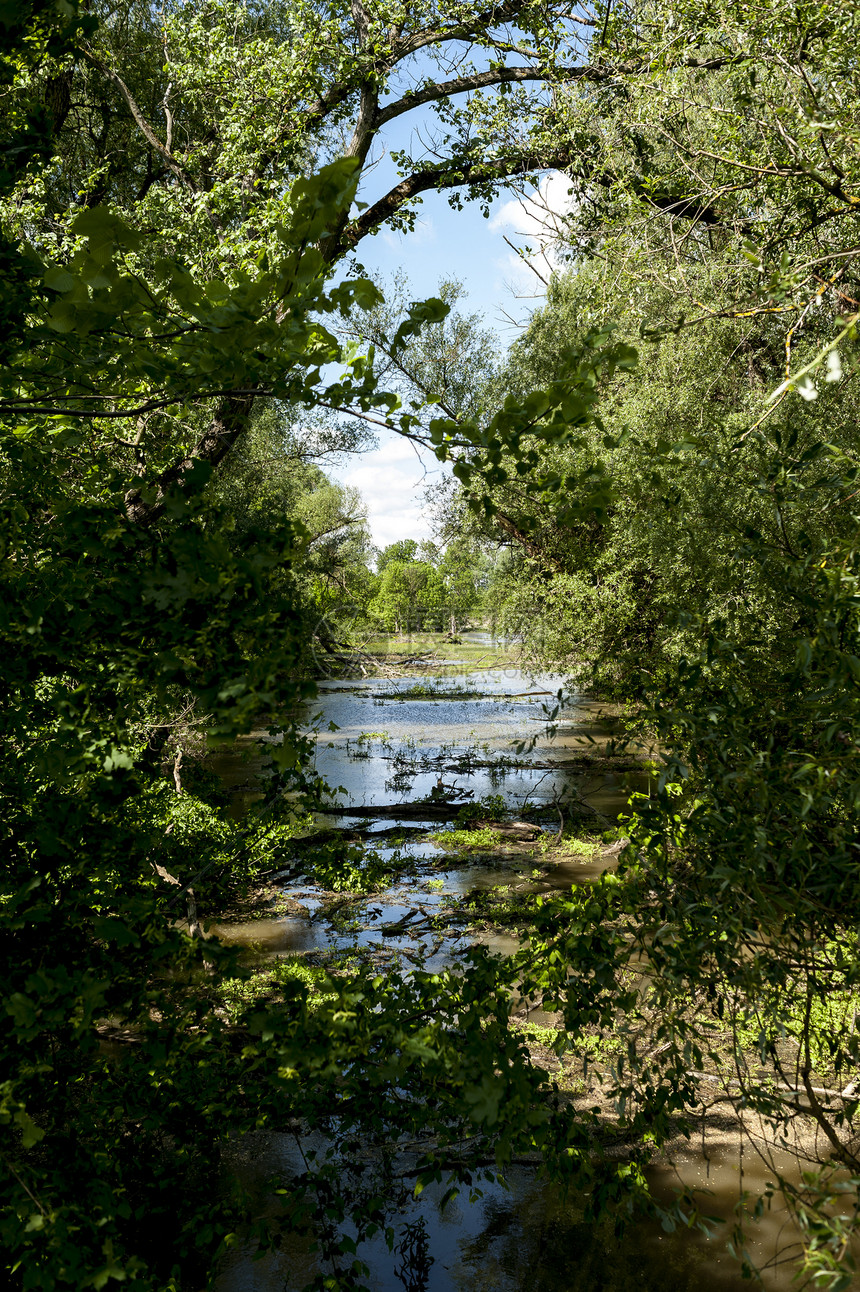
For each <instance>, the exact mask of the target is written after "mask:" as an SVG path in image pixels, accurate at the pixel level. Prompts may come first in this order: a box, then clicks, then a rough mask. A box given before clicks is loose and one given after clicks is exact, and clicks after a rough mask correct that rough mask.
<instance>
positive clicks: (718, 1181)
mask: <svg viewBox="0 0 860 1292" xmlns="http://www.w3.org/2000/svg"><path fill="white" fill-rule="evenodd" d="M561 687H562V679H561V678H558V677H555V676H552V675H529V674H526V673H524V672H522V671H520V670H519V669H515V668H507V669H498V670H485V671H472V672H468V671H466V672H459V673H456V674H455V675H454V676H450V675H449V676H446V677H429V678H428V677H427V676H423V677H419V678H417V679H416V677H415V676H414V675H412V676H409V677H400V678H394V679H392V678H374V679H371V680H365V681H362V682H358V683H356V682H337V681H331V682H327V683H324V684H323V685H322V687H321V694H320V696H319V699H318V700H317V701H316V702H315V705H314V710H315V713H316V721H315V725H316V727H317V729H318V734H317V737H316V766H317V770H318V772H319V773H320V774H321V775H322V776H324V777H325V779H326V780H327V782H328V784H329V785H330V786H332V787H333V790H334V794H333V797H332V800H331V804H332V811H331V813H330V815H328V816H327V817H324V818H323V819H322V824H329V825H337V826H339V827H360V828H361V830H362V831H364V832H365V837H366V838H367V839H368V840H369V841H370V842H371V843H373V842H374V837H376V839H377V842H376V843H375V844H374V846H375V847H376V849H377V851H378V853H379V855H380V856H381V857H382V858H383V859H385V858H386V857H387V856H392V857H393V855H394V854H395V852H396V853H398V854H399V855H400V857H401V858H402V857H403V855H404V854H408V856H409V857H411V859H412V860H413V861H414V863H415V867H414V869H413V871H412V872H411V873H409V874H408V875H406V876H405V877H401V879H400V880H394V881H393V882H392V884H391V886H390V887H389V888H388V889H387V890H386V891H384V892H382V893H375V894H374V895H373V897H372V898H371V899H360V900H356V901H355V902H354V903H353V904H352V906H351V907H350V914H351V919H350V920H349V921H348V922H347V927H344V922H343V920H341V921H340V922H339V923H338V922H337V921H334V922H332V921H331V920H330V919H329V918H327V914H326V913H327V911H328V910H329V909H330V908H329V907H328V906H327V905H326V895H325V894H323V893H322V892H321V891H320V890H319V889H318V888H317V887H315V886H314V885H313V884H312V883H308V882H307V880H306V879H305V878H304V877H302V876H301V875H298V876H293V877H292V878H291V879H289V880H288V881H287V880H285V881H284V893H285V894H286V895H287V896H288V897H289V898H290V899H291V902H292V909H291V911H290V912H289V913H287V914H284V915H282V916H275V917H272V918H269V919H261V920H255V921H253V922H249V923H247V924H238V923H231V924H225V925H223V926H221V927H220V928H219V929H218V930H217V931H218V933H219V935H220V936H222V937H225V938H227V939H229V940H232V941H236V942H239V943H244V944H246V945H248V946H251V947H253V954H254V956H255V957H256V958H260V959H263V960H265V959H266V958H268V957H272V956H280V955H284V954H296V953H315V952H331V951H348V950H349V949H350V948H356V949H357V948H362V949H364V951H365V952H375V953H376V954H378V955H379V956H380V958H382V959H384V957H385V956H388V957H390V958H392V957H393V958H394V959H395V960H396V962H397V963H398V964H399V965H400V966H401V967H402V968H407V967H408V963H409V962H410V961H413V962H419V961H420V962H422V963H423V964H424V965H425V966H426V967H427V968H437V967H439V966H441V965H443V964H445V963H450V962H451V961H452V960H454V959H456V957H457V956H458V954H459V953H460V952H461V951H462V949H463V946H464V945H465V944H466V939H468V941H470V942H472V943H474V941H475V940H476V938H475V935H474V934H467V933H466V932H465V931H464V930H457V929H456V928H454V929H451V928H447V929H443V931H442V932H439V930H438V929H434V928H433V927H432V926H433V919H432V917H433V915H434V912H436V913H441V912H443V911H446V910H449V909H450V907H451V904H452V903H456V902H458V901H462V900H463V899H465V898H467V897H468V896H469V895H470V894H474V893H476V892H477V891H479V890H481V889H487V888H497V887H498V886H499V885H502V884H504V885H507V886H508V888H509V890H513V891H516V890H522V889H531V890H535V889H538V890H539V889H547V888H554V889H563V888H569V887H570V886H571V885H573V884H580V883H588V882H590V881H593V880H594V879H595V877H596V876H597V875H598V874H599V873H600V872H601V870H602V869H604V868H605V867H606V865H608V864H611V862H610V861H609V860H608V859H607V858H604V859H601V858H600V857H599V856H598V857H597V858H596V859H586V860H583V859H582V858H572V859H570V860H564V861H562V862H561V863H559V864H558V865H556V866H555V867H554V868H553V870H552V873H551V874H546V873H543V874H540V875H538V874H537V873H536V872H535V871H533V870H531V868H530V867H529V866H528V865H527V864H524V860H523V855H522V852H521V851H519V852H518V851H516V850H512V851H511V855H510V856H509V857H506V856H505V855H504V854H502V855H501V856H499V855H494V856H492V857H483V858H482V857H480V856H478V857H470V858H463V857H460V858H457V857H454V856H445V854H444V851H441V852H440V849H439V846H438V845H437V844H435V843H433V842H431V841H430V840H428V838H427V831H430V830H437V831H438V830H439V829H440V826H439V823H438V821H436V820H431V819H428V820H422V819H421V815H420V809H416V807H415V805H416V803H418V802H419V801H420V800H423V799H428V798H430V796H431V795H433V793H434V790H435V792H436V793H437V794H442V793H444V794H445V795H447V796H449V797H453V798H455V799H458V798H459V799H460V801H462V802H470V801H472V800H474V801H478V800H480V799H482V798H485V797H487V796H490V795H501V796H502V797H503V799H504V801H505V803H506V805H507V806H508V808H509V809H510V810H511V811H512V812H513V814H514V815H520V814H522V813H523V812H524V811H526V810H528V809H529V808H530V807H543V808H545V809H549V808H552V810H553V811H554V812H556V813H558V811H559V810H560V811H561V812H562V814H563V815H564V817H565V819H566V820H567V821H571V820H581V821H582V824H583V829H587V830H588V831H590V832H592V833H594V832H599V831H601V830H603V829H605V828H606V827H607V826H609V825H614V824H616V822H617V819H618V816H619V814H620V813H623V812H624V811H625V809H626V806H627V803H628V800H629V795H630V793H631V792H633V791H639V792H643V791H647V787H648V775H647V773H646V772H643V771H642V770H641V769H640V770H633V771H628V772H624V773H622V772H620V771H618V770H617V769H614V770H613V769H609V768H607V767H601V766H600V764H599V763H598V766H597V767H596V768H594V769H588V768H584V767H583V754H584V753H586V752H587V753H589V754H590V755H594V754H595V753H596V754H600V753H601V752H602V751H604V750H605V749H606V746H607V743H608V742H609V741H610V739H611V736H612V732H613V729H614V721H613V715H612V714H611V713H610V712H608V711H606V710H605V709H602V708H601V706H599V705H596V704H594V703H590V702H588V701H584V700H580V699H576V700H570V699H568V700H567V702H566V703H565V704H564V705H562V706H561V709H560V711H559V712H558V713H557V714H556V715H555V717H554V726H553V729H552V730H551V731H550V732H548V731H547V722H548V717H549V715H550V714H551V712H552V710H553V709H554V708H555V707H556V705H557V704H558V698H557V697H558V692H559V690H560V688H561ZM331 728H333V729H331ZM523 746H525V748H524V747H523ZM263 762H264V754H261V752H260V746H259V744H256V745H255V744H253V743H249V745H248V748H247V749H246V750H245V753H244V755H242V754H241V751H233V753H232V754H229V755H225V756H224V757H223V758H222V759H221V761H220V763H219V770H220V771H221V772H222V774H223V775H224V777H225V780H226V781H227V782H228V783H232V784H233V785H234V786H238V787H240V789H239V794H238V797H239V798H240V799H241V801H242V803H243V805H246V804H247V803H248V802H250V801H252V800H253V798H254V797H255V790H254V776H255V775H256V774H257V773H258V772H259V770H260V767H261V766H262V764H263ZM241 787H244V788H241ZM398 807H401V808H402V809H403V815H402V816H399V815H398V813H397V808H398ZM374 808H377V809H381V808H385V809H386V813H385V814H384V815H380V816H379V817H377V818H374V817H373V815H372V809H374ZM350 809H364V812H363V813H362V814H361V815H359V814H358V813H357V812H356V813H351V812H350ZM398 827H400V828H401V829H402V831H403V832H405V833H404V837H403V838H402V839H400V840H398V841H397V842H396V843H392V842H391V841H390V835H391V831H392V829H396V828H398ZM547 828H548V829H549V827H547ZM556 828H557V826H556V824H553V825H552V829H553V830H555V829H556ZM392 930H393V932H392ZM481 940H483V941H484V942H485V943H486V944H487V945H489V946H490V947H491V949H493V950H494V951H497V952H499V953H500V954H505V953H506V952H511V951H513V950H515V949H516V946H517V943H516V941H515V939H514V938H513V937H512V936H510V935H508V934H505V933H491V934H487V935H485V936H483V938H482V939H481ZM726 1114H727V1115H726V1117H725V1125H724V1127H723V1128H721V1127H720V1126H719V1124H717V1125H716V1126H712V1127H711V1128H710V1129H709V1132H708V1138H707V1143H706V1144H705V1141H704V1140H703V1141H702V1142H701V1144H699V1145H691V1146H685V1147H682V1148H681V1149H680V1150H679V1152H678V1154H677V1155H676V1156H675V1161H674V1164H673V1165H672V1166H669V1165H664V1166H661V1165H656V1166H655V1167H654V1168H653V1169H652V1171H651V1179H650V1184H651V1187H652V1190H653V1193H654V1196H655V1197H656V1198H658V1199H663V1200H667V1201H668V1200H669V1199H670V1197H671V1195H672V1191H673V1190H674V1189H675V1188H676V1187H677V1186H678V1185H679V1184H684V1185H687V1186H695V1187H697V1188H700V1189H702V1190H705V1191H706V1194H703V1202H702V1210H703V1211H704V1212H705V1213H706V1214H709V1215H711V1216H712V1217H714V1218H722V1219H723V1220H724V1221H731V1220H732V1218H733V1215H734V1209H735V1208H736V1206H737V1204H738V1201H739V1198H740V1197H741V1194H742V1192H743V1190H744V1189H749V1190H752V1191H754V1192H757V1191H758V1190H760V1189H761V1188H763V1187H764V1185H765V1184H766V1182H767V1180H768V1179H770V1178H772V1168H771V1166H769V1165H768V1162H767V1160H766V1158H767V1155H765V1157H764V1158H763V1157H760V1156H759V1155H757V1154H756V1153H753V1152H751V1151H750V1144H751V1142H752V1139H754V1138H755V1136H756V1135H757V1134H758V1133H759V1131H760V1128H757V1127H756V1128H752V1131H751V1129H750V1127H748V1126H747V1127H744V1126H739V1125H738V1123H737V1122H736V1120H735V1119H734V1117H733V1116H732V1115H731V1109H726ZM751 1136H752V1139H751ZM305 1146H306V1144H305ZM789 1160H790V1159H789V1156H788V1155H786V1154H784V1153H781V1152H780V1153H778V1154H777V1156H776V1158H772V1159H771V1161H772V1164H773V1165H774V1166H779V1167H784V1166H786V1164H787V1163H788V1162H789ZM235 1166H236V1169H237V1170H238V1172H239V1174H240V1175H241V1177H242V1178H243V1180H244V1182H245V1183H246V1185H248V1186H249V1187H251V1188H252V1189H254V1190H255V1191H256V1193H257V1195H258V1197H259V1205H260V1208H261V1210H263V1211H264V1210H266V1208H267V1206H269V1205H270V1200H271V1197H272V1193H271V1182H272V1180H273V1179H274V1180H276V1179H277V1177H278V1176H279V1175H281V1176H283V1175H286V1176H290V1175H292V1174H294V1173H296V1172H297V1171H299V1170H300V1169H301V1164H300V1161H299V1148H298V1147H297V1144H296V1142H295V1141H294V1140H293V1139H290V1138H289V1137H287V1136H278V1135H269V1136H266V1137H265V1138H262V1137H261V1138H259V1139H255V1140H252V1141H247V1142H245V1143H244V1144H243V1145H239V1146H237V1149H236V1162H235ZM481 1190H482V1192H481V1196H480V1197H477V1198H475V1199H474V1200H473V1201H471V1202H470V1201H469V1200H468V1198H466V1197H463V1196H461V1197H459V1198H457V1199H455V1200H454V1201H453V1202H450V1203H448V1204H447V1205H446V1206H445V1207H444V1209H443V1208H442V1207H441V1206H440V1201H441V1194H442V1192H443V1190H442V1188H441V1187H440V1188H438V1189H437V1188H434V1187H430V1188H428V1189H426V1190H425V1191H424V1193H423V1194H422V1195H421V1197H420V1198H419V1199H415V1198H414V1197H411V1196H410V1197H408V1198H406V1199H405V1200H404V1202H403V1206H402V1210H401V1215H400V1221H399V1228H398V1237H397V1244H400V1243H401V1242H402V1241H403V1240H404V1239H407V1238H408V1237H409V1235H410V1234H411V1235H412V1237H413V1239H414V1237H415V1235H416V1234H418V1235H419V1240H420V1242H422V1243H424V1242H426V1250H427V1253H428V1258H429V1257H432V1262H431V1263H430V1264H429V1265H428V1266H427V1268H426V1270H425V1273H424V1275H423V1276H422V1279H421V1281H420V1282H418V1283H416V1282H414V1281H413V1282H409V1281H408V1277H409V1276H408V1275H406V1274H404V1273H403V1270H402V1251H401V1253H400V1255H398V1250H397V1246H396V1247H395V1251H394V1252H393V1253H392V1252H390V1251H389V1250H388V1248H387V1246H386V1244H385V1243H384V1242H383V1241H382V1239H381V1238H378V1239H376V1240H373V1241H371V1242H369V1243H367V1244H364V1245H363V1246H362V1249H361V1258H362V1259H363V1260H365V1261H366V1262H367V1264H368V1265H369V1266H370V1270H371V1274H370V1278H369V1280H368V1286H369V1287H370V1288H372V1289H373V1292H402V1289H404V1288H406V1289H408V1290H409V1292H419V1290H420V1292H460V1290H461V1289H462V1292H483V1290H484V1289H486V1290H487V1292H491V1290H492V1292H634V1289H635V1292H650V1290H651V1289H654V1290H655V1292H656V1289H658V1288H659V1289H661V1292H694V1290H695V1292H699V1290H700V1289H703V1288H704V1289H711V1288H713V1289H715V1290H717V1292H740V1290H741V1289H742V1288H748V1287H749V1286H750V1284H749V1282H747V1281H744V1280H742V1278H741V1276H740V1272H739V1266H738V1263H737V1262H736V1261H735V1260H734V1259H733V1257H731V1256H730V1255H729V1253H728V1251H727V1248H726V1231H727V1229H728V1225H723V1226H722V1229H719V1228H718V1230H717V1236H716V1237H711V1238H707V1237H705V1236H704V1235H702V1234H701V1233H699V1232H698V1231H695V1230H694V1231H689V1230H686V1229H683V1230H678V1231H675V1232H674V1233H667V1232H665V1231H664V1230H663V1229H662V1228H661V1226H660V1225H659V1224H658V1223H657V1222H654V1221H647V1220H646V1221H639V1222H636V1223H635V1224H632V1225H630V1226H629V1227H628V1228H627V1229H626V1230H625V1232H624V1234H623V1235H622V1236H620V1237H619V1236H617V1235H616V1234H615V1233H614V1231H613V1229H612V1227H611V1226H610V1225H601V1226H594V1225H590V1224H586V1223H584V1221H583V1219H582V1215H581V1212H580V1211H579V1210H578V1209H577V1206H576V1202H575V1199H572V1198H568V1197H565V1196H564V1195H563V1194H562V1193H561V1192H560V1191H559V1190H558V1189H557V1188H556V1187H554V1186H549V1185H547V1184H546V1183H544V1182H542V1181H541V1180H540V1178H539V1174H538V1171H537V1167H536V1165H535V1166H529V1165H524V1166H518V1167H516V1168H515V1169H514V1170H513V1171H512V1172H511V1174H510V1176H509V1178H508V1180H507V1181H506V1187H503V1186H502V1185H500V1184H498V1183H490V1184H484V1185H482V1186H481ZM267 1199H268V1200H269V1201H267ZM410 1226H411V1227H412V1228H411V1229H410ZM346 1232H348V1231H346ZM744 1242H745V1244H746V1246H747V1250H748V1252H749V1254H750V1256H751V1257H752V1259H753V1260H754V1262H755V1264H756V1265H758V1266H759V1267H762V1266H768V1265H769V1268H767V1269H766V1270H765V1274H764V1286H765V1287H766V1288H768V1289H769V1290H770V1292H782V1290H783V1289H787V1288H789V1287H790V1286H792V1274H793V1272H794V1271H793V1269H792V1266H791V1263H790V1262H787V1263H786V1261H785V1259H784V1258H785V1256H786V1255H787V1254H788V1253H789V1251H790V1247H791V1244H792V1242H793V1231H792V1229H791V1224H790V1222H789V1221H788V1219H787V1217H786V1215H785V1214H784V1213H783V1212H782V1211H781V1210H780V1209H779V1207H778V1206H777V1205H776V1203H774V1205H773V1207H772V1208H770V1209H766V1210H765V1212H764V1215H763V1216H762V1217H761V1219H760V1220H759V1221H758V1222H757V1223H755V1224H754V1225H750V1226H749V1227H748V1229H747V1230H746V1233H745V1237H744ZM254 1256H255V1253H254V1252H253V1250H252V1249H251V1248H249V1247H245V1248H239V1249H237V1250H235V1251H234V1252H233V1253H232V1255H231V1257H230V1259H229V1262H228V1263H227V1265H226V1266H225V1268H224V1271H223V1273H222V1275H221V1277H220V1279H219V1282H218V1285H217V1286H218V1292H275V1289H279V1290H281V1289H283V1292H300V1289H302V1288H303V1287H305V1286H306V1285H307V1284H308V1283H309V1282H310V1281H311V1279H312V1278H314V1277H315V1276H316V1275H318V1274H319V1273H320V1267H319V1266H318V1264H317V1259H316V1257H315V1256H314V1255H313V1254H312V1252H311V1251H310V1250H309V1245H308V1243H307V1242H304V1241H299V1240H295V1239H288V1240H287V1243H286V1245H285V1247H284V1248H283V1249H281V1250H280V1251H279V1252H278V1253H277V1255H266V1256H264V1257H262V1258H260V1259H254ZM795 1286H796V1285H795Z"/></svg>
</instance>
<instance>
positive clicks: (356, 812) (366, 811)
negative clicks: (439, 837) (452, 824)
mask: <svg viewBox="0 0 860 1292" xmlns="http://www.w3.org/2000/svg"><path fill="white" fill-rule="evenodd" d="M463 806H464V804H463V803H462V802H457V803H446V802H445V801H444V800H433V801H431V802H429V803H384V804H382V805H381V806H380V807H351V806H350V805H349V804H346V803H337V804H333V805H331V806H326V807H322V808H320V812H321V813H322V814H323V815H325V816H355V817H361V818H370V819H375V818H377V817H379V818H381V819H386V820H387V819H388V818H390V817H399V818H401V819H402V820H409V821H454V820H455V819H456V817H457V816H458V814H459V813H460V812H461V811H462V810H463ZM467 806H468V804H467Z"/></svg>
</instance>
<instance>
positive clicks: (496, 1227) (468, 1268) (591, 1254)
mask: <svg viewBox="0 0 860 1292" xmlns="http://www.w3.org/2000/svg"><path fill="white" fill-rule="evenodd" d="M483 1212H484V1217H485V1220H486V1223H485V1224H484V1226H483V1228H482V1229H481V1232H480V1233H479V1234H478V1235H476V1236H475V1237H473V1238H462V1239H461V1240H460V1242H459V1244H458V1248H459V1259H458V1260H457V1262H456V1265H453V1263H452V1265H453V1267H452V1268H451V1271H450V1278H451V1282H450V1285H449V1286H450V1287H451V1289H452V1292H701V1289H702V1287H707V1288H708V1289H709V1292H735V1289H738V1288H740V1287H741V1286H744V1287H746V1286H748V1284H743V1285H741V1283H740V1276H739V1273H738V1271H737V1269H736V1268H734V1267H733V1268H731V1269H729V1268H726V1269H725V1270H723V1269H721V1268H719V1267H714V1265H713V1264H712V1263H711V1261H710V1260H709V1253H708V1251H707V1250H704V1251H703V1250H698V1251H697V1250H695V1249H694V1248H692V1247H691V1244H690V1234H689V1232H688V1231H686V1230H685V1231H684V1232H683V1233H677V1234H674V1235H667V1234H659V1235H658V1234H657V1233H656V1232H654V1230H653V1229H652V1228H651V1227H650V1226H649V1227H647V1228H646V1227H645V1226H644V1225H642V1224H637V1225H631V1226H630V1227H629V1228H627V1229H626V1230H625V1231H624V1232H623V1233H622V1234H621V1235H620V1236H619V1235H616V1233H615V1231H614V1228H613V1226H612V1223H611V1222H604V1223H600V1224H593V1223H586V1222H584V1221H582V1220H577V1219H576V1217H577V1216H578V1215H581V1212H578V1209H577V1208H576V1205H575V1203H574V1202H573V1200H568V1202H567V1203H565V1202H564V1201H563V1200H562V1199H560V1198H554V1197H553V1193H552V1191H551V1190H549V1189H546V1188H544V1189H540V1188H538V1189H531V1190H529V1192H528V1193H527V1194H524V1193H523V1192H521V1191H520V1190H519V1189H517V1188H514V1190H513V1192H512V1194H511V1195H510V1197H509V1198H507V1199H502V1198H485V1200H484V1203H483ZM711 1255H712V1254H711Z"/></svg>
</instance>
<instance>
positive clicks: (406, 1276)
mask: <svg viewBox="0 0 860 1292" xmlns="http://www.w3.org/2000/svg"><path fill="white" fill-rule="evenodd" d="M394 1250H395V1252H396V1253H397V1255H398V1256H399V1257H400V1260H401V1264H400V1268H399V1269H398V1268H395V1270H394V1273H395V1275H396V1277H397V1278H398V1279H399V1280H400V1282H401V1283H402V1284H403V1286H404V1288H405V1289H406V1292H427V1284H428V1281H429V1278H430V1266H431V1265H432V1264H433V1261H434V1258H433V1257H432V1256H431V1255H430V1239H429V1238H428V1236H427V1221H426V1220H425V1219H424V1217H423V1216H419V1217H418V1219H417V1220H416V1221H414V1222H410V1221H407V1222H406V1224H405V1225H404V1226H403V1237H402V1238H401V1240H400V1242H399V1243H398V1244H397V1246H396V1247H395V1249H394Z"/></svg>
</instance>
